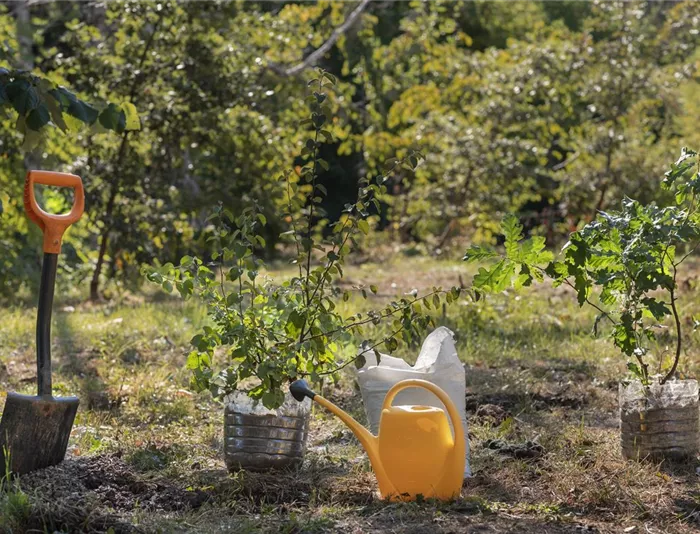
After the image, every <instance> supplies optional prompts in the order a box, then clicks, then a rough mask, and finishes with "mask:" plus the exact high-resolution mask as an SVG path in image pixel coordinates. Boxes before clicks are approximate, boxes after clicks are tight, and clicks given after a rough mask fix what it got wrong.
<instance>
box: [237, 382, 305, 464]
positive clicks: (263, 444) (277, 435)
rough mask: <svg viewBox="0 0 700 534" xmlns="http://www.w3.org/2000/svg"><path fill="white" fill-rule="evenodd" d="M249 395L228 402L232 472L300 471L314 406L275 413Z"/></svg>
mask: <svg viewBox="0 0 700 534" xmlns="http://www.w3.org/2000/svg"><path fill="white" fill-rule="evenodd" d="M244 397H245V395H238V394H235V395H233V396H231V397H230V398H229V399H228V402H227V403H226V408H225V410H224V452H225V455H226V466H227V467H228V469H229V471H237V470H239V469H247V470H252V471H264V470H268V469H282V468H290V467H296V466H298V465H300V464H301V463H302V461H303V460H304V452H305V450H306V439H307V435H308V431H309V412H310V408H309V405H310V403H308V402H307V403H306V404H305V405H301V406H300V405H299V403H296V401H291V402H294V403H295V404H296V405H295V404H291V403H289V404H288V403H287V402H285V404H284V405H283V406H282V407H281V408H280V409H279V410H275V411H271V410H267V409H265V408H264V407H262V406H261V405H255V404H253V403H252V402H251V400H250V399H248V397H245V398H244Z"/></svg>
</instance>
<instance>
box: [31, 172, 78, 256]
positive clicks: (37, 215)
mask: <svg viewBox="0 0 700 534" xmlns="http://www.w3.org/2000/svg"><path fill="white" fill-rule="evenodd" d="M34 184H43V185H53V186H58V187H72V188H73V190H74V198H73V207H72V208H71V210H70V212H69V213H66V214H63V215H53V214H51V213H47V212H45V211H44V210H43V209H41V207H40V206H39V204H37V201H36V197H35V196H34ZM24 209H25V211H26V212H27V216H28V217H29V218H30V219H31V220H32V221H34V223H36V225H37V226H38V227H39V228H40V229H41V231H42V232H43V233H44V252H45V253H47V254H58V253H60V252H61V240H62V238H63V233H64V232H65V231H66V229H67V228H68V227H69V226H70V225H71V224H73V223H74V222H76V221H77V220H78V219H80V217H81V216H82V215H83V210H84V209H85V192H84V190H83V181H82V180H81V179H80V176H76V175H75V174H68V173H65V172H52V171H29V172H28V173H27V177H26V178H25V180H24Z"/></svg>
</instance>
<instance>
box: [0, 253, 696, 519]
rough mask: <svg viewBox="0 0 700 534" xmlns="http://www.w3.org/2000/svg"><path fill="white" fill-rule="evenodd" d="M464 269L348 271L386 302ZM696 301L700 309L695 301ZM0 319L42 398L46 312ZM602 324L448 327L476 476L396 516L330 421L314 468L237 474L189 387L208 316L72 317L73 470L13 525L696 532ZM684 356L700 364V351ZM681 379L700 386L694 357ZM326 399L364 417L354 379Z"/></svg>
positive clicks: (549, 302) (484, 319)
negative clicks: (635, 456) (458, 490)
mask: <svg viewBox="0 0 700 534" xmlns="http://www.w3.org/2000/svg"><path fill="white" fill-rule="evenodd" d="M460 275H461V276H462V278H463V279H464V280H465V281H466V280H467V279H468V273H467V272H466V271H464V269H463V266H461V265H458V264H451V263H435V262H425V261H420V260H410V261H406V262H402V263H399V264H389V265H386V264H385V265H383V266H378V265H373V264H365V265H362V266H359V267H355V268H353V269H351V270H350V272H349V278H350V279H351V280H352V282H353V283H355V284H362V283H365V284H369V283H370V282H371V283H377V284H378V285H379V287H380V293H381V294H383V295H385V296H386V295H389V294H393V293H403V292H407V291H409V290H410V289H412V288H413V287H419V288H421V287H427V286H433V285H443V286H447V285H451V284H454V283H459V276H460ZM686 295H687V297H688V298H686V299H685V302H686V309H685V311H686V312H688V313H692V312H693V311H695V310H694V309H693V308H694V306H695V305H694V301H695V300H696V299H694V298H693V297H694V296H696V295H697V293H696V291H695V289H694V288H693V287H688V288H687V291H686ZM350 304H351V305H353V306H357V305H358V303H356V302H351V303H350ZM0 314H2V317H3V321H2V322H0V363H2V364H3V365H4V367H2V366H0V382H1V383H2V388H3V389H5V388H8V389H19V390H20V391H25V392H28V391H32V389H33V379H34V372H33V361H34V355H33V322H34V317H33V310H31V309H24V308H18V309H12V310H7V309H2V310H0ZM591 319H592V317H591V315H590V314H588V313H587V312H581V311H580V310H579V309H578V308H577V307H576V306H575V304H574V303H573V301H572V299H571V298H570V296H569V295H567V294H566V293H565V292H563V291H561V290H557V291H552V290H539V291H536V292H534V291H533V292H531V293H528V294H524V295H521V296H518V297H516V296H514V295H510V296H507V297H506V296H504V297H502V298H498V299H494V300H493V301H489V302H486V303H483V302H482V303H478V304H473V303H464V304H461V305H459V306H457V307H455V308H454V309H452V310H450V311H449V312H448V314H447V315H446V316H445V317H441V318H440V321H441V322H444V323H445V324H447V325H448V326H449V327H450V328H452V329H453V330H454V331H455V332H456V333H457V336H458V350H459V351H460V355H461V356H462V357H463V359H464V360H465V363H466V366H467V367H466V369H467V380H468V395H467V406H468V410H469V414H470V420H469V422H470V431H471V432H470V437H471V447H472V467H473V469H474V477H473V478H471V479H469V480H467V481H466V482H465V484H464V488H463V491H462V497H461V498H460V499H458V500H456V501H454V502H452V503H436V502H423V503H405V504H387V503H384V502H381V501H380V500H379V499H378V498H377V495H376V484H375V481H374V477H373V475H372V473H371V471H370V467H369V463H368V461H367V458H366V456H365V454H364V453H363V451H362V449H361V448H360V447H359V445H358V443H357V441H356V440H355V439H354V437H353V436H352V434H351V433H350V431H349V430H348V429H347V428H345V427H344V426H343V425H342V424H341V423H340V422H339V421H337V420H336V419H334V418H331V417H329V416H328V415H327V414H326V413H323V412H322V411H316V413H315V416H314V419H313V422H312V427H311V436H310V441H309V444H308V445H309V446H308V454H307V460H306V461H305V463H304V465H303V467H302V468H301V469H300V470H298V471H294V472H288V473H257V474H256V473H246V472H240V473H236V474H233V475H231V474H228V473H227V472H226V470H225V466H224V464H223V461H222V457H223V455H222V446H223V445H222V424H221V423H222V407H221V405H220V404H218V403H215V402H214V401H212V400H211V399H209V398H206V397H201V396H194V395H192V394H190V393H189V392H187V390H186V383H187V374H186V372H185V371H184V370H183V369H182V365H183V362H184V358H185V354H186V352H187V341H188V339H189V337H190V336H191V335H192V334H193V332H194V331H195V330H196V328H197V327H198V325H200V324H201V323H202V321H204V320H205V318H204V316H203V313H202V310H201V309H200V308H198V307H196V306H194V305H190V304H188V305H183V304H181V303H179V302H177V301H171V300H165V301H163V300H160V302H159V301H158V299H156V301H152V300H150V299H149V301H148V302H146V301H144V300H143V299H130V300H129V301H126V302H124V303H121V304H119V305H102V306H97V307H94V306H78V307H77V310H75V311H59V312H57V313H56V322H55V326H54V332H55V343H54V351H55V355H56V359H57V366H56V377H55V382H56V385H57V389H58V390H59V391H60V392H61V393H63V394H68V393H78V394H79V395H80V397H81V401H82V402H81V409H80V412H79V415H78V419H77V420H76V424H75V427H74V431H73V435H72V438H71V443H70V450H69V458H68V459H67V460H66V462H64V463H63V464H62V465H60V466H57V467H55V468H52V469H50V470H46V471H43V472H39V473H35V474H32V475H29V476H26V477H23V478H22V479H21V480H20V486H21V491H22V492H24V494H26V496H27V497H28V499H27V504H26V506H25V507H24V508H22V509H21V510H19V511H17V512H15V511H12V510H14V509H10V508H9V507H8V505H7V503H8V498H7V496H3V497H0V517H2V514H3V513H4V514H5V516H4V518H2V519H0V531H1V530H2V529H4V531H6V532H54V531H57V532H113V533H117V532H198V533H199V532H202V533H205V532H241V533H242V532H256V533H257V532H274V533H279V532H288V533H300V532H304V533H315V532H319V533H320V532H348V533H355V532H377V533H379V532H397V533H399V532H400V533H419V532H425V533H434V532H465V531H469V532H484V533H487V532H493V533H496V532H498V533H503V532H514V533H515V532H518V533H520V532H524V533H528V532H532V533H534V532H553V533H558V532H640V533H642V532H649V533H665V532H679V533H683V532H695V531H697V530H698V527H700V491H699V490H698V485H697V482H698V475H697V474H696V467H697V465H698V464H697V462H690V463H688V464H687V465H684V466H676V467H672V466H665V465H653V464H648V463H635V462H625V461H623V460H622V458H621V457H620V452H619V444H618V440H619V434H618V431H617V379H618V378H619V377H620V376H621V373H623V372H624V361H623V360H622V358H620V357H619V355H617V354H616V353H615V351H614V349H611V348H610V347H608V344H607V343H606V342H605V341H604V340H600V339H593V338H592V337H591V336H590V335H589V330H590V325H591V324H592V323H591ZM663 342H664V340H663V339H662V343H663ZM687 346H688V351H689V354H691V355H692V354H696V353H697V348H696V342H695V341H694V340H693V339H689V340H688V345H687ZM415 352H416V350H415V348H413V349H408V350H406V351H404V356H406V357H407V358H409V359H410V358H411V357H412V355H414V354H415ZM684 371H685V372H687V373H688V374H691V375H695V376H697V374H698V366H697V362H693V361H692V358H689V359H688V360H687V365H686V366H685V367H684ZM326 394H327V395H328V396H330V397H331V398H332V399H333V400H335V401H338V403H340V404H341V405H342V406H343V407H344V408H346V409H349V410H350V411H351V412H352V413H353V415H355V416H356V417H358V418H360V419H362V418H363V413H362V406H361V401H360V399H359V395H358V394H357V392H356V391H355V389H354V387H353V381H352V375H351V374H348V375H347V376H346V377H345V380H344V381H343V382H342V384H341V387H340V388H338V389H331V390H328V391H327V392H326ZM494 440H500V441H498V442H495V443H496V445H494ZM499 446H500V447H501V450H497V448H494V447H499ZM518 447H520V448H518ZM513 451H525V453H523V454H521V453H518V452H515V453H514V452H513ZM514 456H516V457H514ZM522 456H525V457H522ZM13 502H15V503H16V502H20V504H21V503H22V502H23V501H22V499H21V498H19V499H18V498H15V499H14V500H13ZM22 506H24V505H22ZM25 513H26V514H25ZM13 514H15V515H13ZM22 514H25V515H22Z"/></svg>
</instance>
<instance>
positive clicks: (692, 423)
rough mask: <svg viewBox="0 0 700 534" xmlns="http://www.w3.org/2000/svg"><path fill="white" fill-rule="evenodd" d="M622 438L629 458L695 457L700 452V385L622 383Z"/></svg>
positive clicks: (624, 450) (674, 458)
mask: <svg viewBox="0 0 700 534" xmlns="http://www.w3.org/2000/svg"><path fill="white" fill-rule="evenodd" d="M620 437H621V444H622V455H623V456H624V457H625V458H628V459H632V460H643V459H650V460H654V461H661V460H672V461H682V460H686V459H688V458H694V457H695V456H696V455H697V453H698V451H699V450H700V403H699V402H698V382H697V381H696V380H674V381H670V382H667V383H666V384H664V385H660V384H658V383H655V384H652V385H651V386H649V387H644V386H642V384H641V383H639V382H632V383H631V384H625V385H623V384H620Z"/></svg>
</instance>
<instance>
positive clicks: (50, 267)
mask: <svg viewBox="0 0 700 534" xmlns="http://www.w3.org/2000/svg"><path fill="white" fill-rule="evenodd" d="M34 184H44V185H52V186H58V187H72V188H73V190H74V195H73V197H74V200H73V207H72V209H71V210H70V213H67V214H64V215H52V214H50V213H46V212H45V211H44V210H42V209H41V208H40V207H39V205H38V204H37V202H36V198H35V197H34ZM84 207H85V194H84V192H83V182H82V181H81V180H80V177H79V176H75V175H73V174H66V173H61V172H50V171H29V172H28V173H27V178H26V180H25V182H24V209H25V211H26V212H27V216H28V217H29V218H30V219H31V220H32V221H34V222H35V223H36V224H37V226H39V228H41V230H42V232H43V233H44V262H43V265H42V268H41V285H40V287H39V310H38V313H37V320H36V361H37V382H38V386H39V387H38V390H39V391H38V395H37V396H35V397H34V396H31V395H20V394H18V393H8V394H7V401H6V402H5V411H4V412H3V414H2V420H0V460H2V461H3V463H1V464H0V466H5V465H7V464H9V467H10V470H11V471H12V472H13V473H16V474H20V475H21V474H24V473H29V472H31V471H35V470H36V469H42V468H44V467H49V466H51V465H56V464H58V463H60V462H61V461H62V460H63V457H64V456H65V455H66V449H67V448H68V438H69V437H70V432H71V428H72V427H73V420H74V419H75V414H76V412H77V411H78V402H79V401H78V398H77V397H60V398H56V397H54V396H53V395H51V306H52V305H53V293H54V285H55V282H56V266H57V264H58V254H59V253H60V252H61V239H62V238H63V233H64V232H65V231H66V228H68V227H69V226H70V225H71V224H73V223H74V222H76V221H77V220H78V219H80V217H81V216H82V214H83V209H84ZM5 454H7V455H8V458H5ZM3 469H4V467H3Z"/></svg>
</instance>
